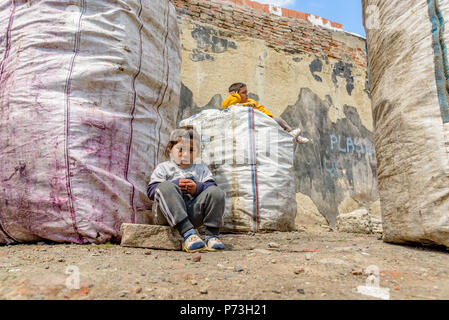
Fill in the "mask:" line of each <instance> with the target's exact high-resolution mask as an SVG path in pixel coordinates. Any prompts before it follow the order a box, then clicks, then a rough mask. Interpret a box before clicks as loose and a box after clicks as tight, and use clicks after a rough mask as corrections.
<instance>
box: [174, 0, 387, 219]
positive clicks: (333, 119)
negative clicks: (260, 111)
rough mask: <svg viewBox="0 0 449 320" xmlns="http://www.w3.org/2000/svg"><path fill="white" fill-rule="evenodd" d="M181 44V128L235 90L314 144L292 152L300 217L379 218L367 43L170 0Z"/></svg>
mask: <svg viewBox="0 0 449 320" xmlns="http://www.w3.org/2000/svg"><path fill="white" fill-rule="evenodd" d="M174 3H175V5H176V7H177V12H178V22H179V26H180V33H181V42H182V59H183V64H182V75H181V78H182V92H181V101H180V107H179V111H178V123H179V121H180V120H182V119H185V118H188V117H190V116H191V115H193V114H196V113H198V112H200V111H201V110H203V109H204V108H216V109H220V106H221V102H222V101H223V100H224V99H225V98H226V97H227V95H228V93H227V89H228V87H229V85H230V84H232V83H234V82H244V83H246V84H247V85H248V89H249V92H250V97H251V98H253V99H255V100H257V101H259V103H261V104H263V105H265V106H266V108H267V109H269V110H270V111H272V112H273V113H274V114H275V116H281V117H282V118H284V119H285V120H286V121H287V122H288V123H289V124H290V125H292V126H294V127H300V128H302V129H303V132H304V134H303V135H304V136H306V137H308V138H310V139H312V143H310V144H308V145H299V146H298V147H297V149H296V151H295V166H296V192H297V200H298V207H299V208H300V209H299V210H300V212H301V214H307V212H311V213H312V212H317V211H318V212H320V213H321V214H322V215H323V216H324V217H325V218H326V219H327V221H328V222H329V223H330V224H331V225H332V226H334V225H335V221H336V217H337V216H338V214H339V213H348V212H351V211H354V210H357V209H359V208H362V207H364V208H367V209H369V210H370V211H371V212H372V213H374V214H376V215H377V214H379V212H378V211H379V210H378V208H379V205H378V198H379V197H378V191H377V174H376V158H375V152H374V147H373V143H372V141H373V120H372V113H371V100H370V97H369V91H368V90H367V89H368V84H367V68H366V51H365V39H364V38H362V37H360V36H357V35H354V34H350V33H347V32H344V31H343V28H342V25H341V24H338V23H335V22H331V21H329V20H326V19H323V18H320V17H316V16H313V15H309V14H306V13H302V12H297V11H293V10H287V9H283V8H276V7H272V6H269V5H262V4H259V3H257V2H253V1H248V0H210V1H207V0H190V1H187V0H174Z"/></svg>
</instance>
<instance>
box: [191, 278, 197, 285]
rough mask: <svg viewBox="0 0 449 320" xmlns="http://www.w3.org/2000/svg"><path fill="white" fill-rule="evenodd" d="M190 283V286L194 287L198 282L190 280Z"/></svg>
mask: <svg viewBox="0 0 449 320" xmlns="http://www.w3.org/2000/svg"><path fill="white" fill-rule="evenodd" d="M190 283H191V284H192V286H196V285H197V284H198V281H196V280H195V279H192V280H191V281H190Z"/></svg>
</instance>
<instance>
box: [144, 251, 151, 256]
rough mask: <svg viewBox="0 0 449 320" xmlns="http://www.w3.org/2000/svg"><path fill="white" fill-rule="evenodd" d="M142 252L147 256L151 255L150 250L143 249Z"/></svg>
mask: <svg viewBox="0 0 449 320" xmlns="http://www.w3.org/2000/svg"><path fill="white" fill-rule="evenodd" d="M143 254H144V255H146V256H149V255H151V251H145V252H144V253H143Z"/></svg>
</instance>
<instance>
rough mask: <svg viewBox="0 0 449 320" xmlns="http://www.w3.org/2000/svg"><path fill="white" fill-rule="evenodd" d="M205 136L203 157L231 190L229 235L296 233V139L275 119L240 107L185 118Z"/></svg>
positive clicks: (226, 219) (183, 124) (228, 194)
mask: <svg viewBox="0 0 449 320" xmlns="http://www.w3.org/2000/svg"><path fill="white" fill-rule="evenodd" d="M180 126H181V127H186V126H193V127H194V128H195V129H196V130H197V131H198V132H199V134H200V135H201V140H202V141H201V142H202V143H201V145H202V150H201V156H200V157H199V160H200V161H203V162H204V163H205V164H206V165H208V166H209V168H210V169H211V171H212V173H213V175H214V177H215V179H216V182H217V184H218V186H219V187H220V188H221V189H222V190H223V191H225V192H226V210H225V215H224V228H223V230H224V231H234V232H242V231H245V232H248V231H251V232H260V231H276V230H278V231H291V230H294V227H295V216H296V196H295V195H296V194H295V183H294V174H293V170H294V167H293V153H294V146H293V138H292V136H290V135H289V134H288V133H287V132H285V131H284V130H283V129H282V128H281V127H280V126H279V125H278V124H277V123H276V122H275V121H274V120H273V119H272V118H270V117H268V116H267V115H265V114H264V113H262V112H260V111H258V110H254V109H253V108H248V107H244V106H241V105H235V106H232V107H230V108H228V109H227V110H226V111H218V110H204V111H202V112H201V113H199V114H197V115H194V116H192V117H191V118H189V119H186V120H183V121H181V123H180Z"/></svg>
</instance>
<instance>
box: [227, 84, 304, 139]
mask: <svg viewBox="0 0 449 320" xmlns="http://www.w3.org/2000/svg"><path fill="white" fill-rule="evenodd" d="M229 93H230V96H229V97H228V98H227V99H226V100H224V101H223V103H222V104H221V107H222V108H223V109H226V108H228V107H230V106H232V105H234V104H237V103H239V104H241V105H243V106H247V107H253V108H254V109H257V110H259V111H261V112H263V113H265V114H266V115H267V116H269V117H270V118H273V120H275V121H276V122H277V123H278V124H279V125H280V126H281V127H282V128H283V129H284V130H285V131H287V132H288V133H289V134H290V135H291V136H293V137H294V138H295V139H296V142H298V143H301V144H305V143H308V142H310V140H309V139H307V138H304V137H301V136H300V135H299V134H300V133H301V129H299V128H298V129H295V130H293V129H292V128H291V127H290V126H289V125H288V123H287V122H286V121H285V120H284V119H282V118H279V117H275V116H274V115H273V114H272V113H271V112H270V111H268V110H267V109H265V107H264V106H262V105H260V104H258V103H257V101H255V100H253V99H249V98H248V88H247V86H246V84H244V83H240V82H239V83H234V84H232V85H231V86H230V87H229Z"/></svg>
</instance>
